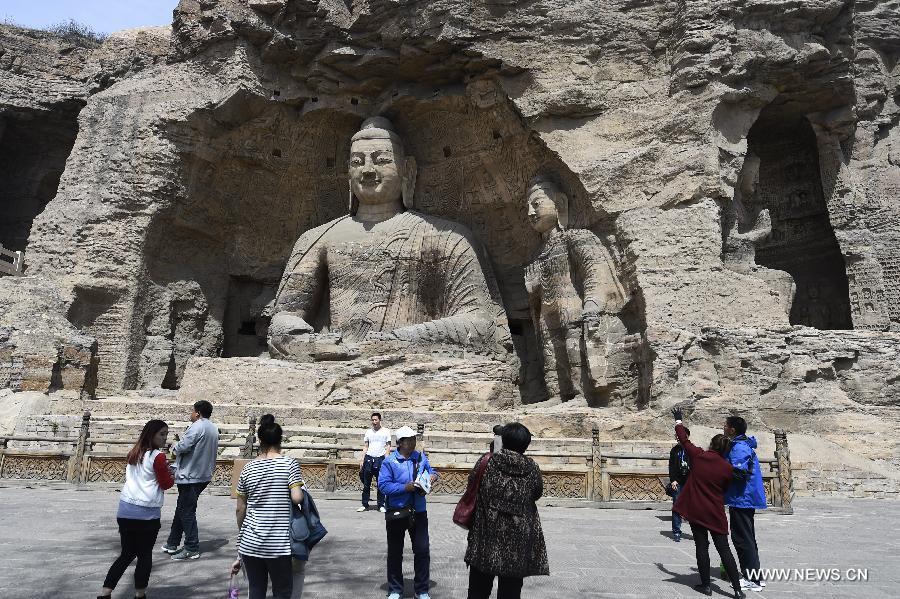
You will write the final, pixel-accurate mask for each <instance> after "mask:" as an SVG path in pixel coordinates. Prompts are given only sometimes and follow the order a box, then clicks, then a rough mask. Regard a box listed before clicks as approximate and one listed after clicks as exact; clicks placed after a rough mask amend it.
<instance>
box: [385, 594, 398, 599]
mask: <svg viewBox="0 0 900 599" xmlns="http://www.w3.org/2000/svg"><path fill="white" fill-rule="evenodd" d="M387 599H400V593H391V594H390V595H388V596H387Z"/></svg>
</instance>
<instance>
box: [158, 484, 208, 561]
mask: <svg viewBox="0 0 900 599" xmlns="http://www.w3.org/2000/svg"><path fill="white" fill-rule="evenodd" d="M208 484H209V483H208V482H206V483H191V484H187V485H178V503H177V504H175V516H174V517H173V518H172V530H170V531H169V540H168V541H166V545H168V546H169V547H178V545H180V544H181V535H182V534H183V535H184V548H185V549H189V550H191V551H200V531H199V529H198V528H197V500H198V499H199V498H200V493H202V492H203V489H205V488H206V485H208Z"/></svg>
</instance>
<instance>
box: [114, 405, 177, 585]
mask: <svg viewBox="0 0 900 599" xmlns="http://www.w3.org/2000/svg"><path fill="white" fill-rule="evenodd" d="M168 435H169V427H168V426H167V425H166V423H165V422H163V421H162V420H151V421H150V422H148V423H147V424H145V425H144V429H143V430H142V431H141V436H140V437H138V440H137V443H135V444H134V447H132V448H131V451H129V452H128V458H127V461H128V466H127V467H126V468H125V486H124V487H122V493H121V495H120V497H119V512H118V514H116V521H117V522H118V523H119V537H120V538H121V541H122V553H121V554H120V555H119V557H118V558H117V559H116V561H115V562H113V565H112V566H110V568H109V572H108V573H107V574H106V580H105V581H104V582H103V591H102V593H101V594H100V595H99V596H98V597H97V599H108V598H109V597H111V596H112V592H113V589H114V588H115V587H116V584H117V583H118V582H119V579H120V578H122V574H124V573H125V569H126V568H128V566H129V565H130V564H131V562H132V561H134V559H135V558H137V566H135V568H134V595H135V598H136V599H143V598H144V597H146V596H147V595H146V592H147V585H148V584H149V582H150V570H151V568H152V567H153V545H154V544H155V543H156V535H157V534H158V533H159V517H160V510H161V508H162V504H163V491H164V490H166V489H168V488H170V487H171V486H172V485H173V484H175V480H174V479H173V478H172V473H171V471H170V470H169V464H168V462H166V454H165V453H163V452H162V451H160V449H161V448H162V447H165V445H166V437H167V436H168Z"/></svg>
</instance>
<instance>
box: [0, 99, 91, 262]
mask: <svg viewBox="0 0 900 599" xmlns="http://www.w3.org/2000/svg"><path fill="white" fill-rule="evenodd" d="M80 109H81V104H77V103H68V104H65V105H63V106H61V107H60V108H59V109H57V110H55V111H53V112H36V111H24V110H23V111H16V112H10V113H6V114H2V115H0V206H2V207H3V209H2V210H0V245H2V246H3V247H4V248H6V249H8V250H12V251H24V250H25V247H26V246H27V245H28V236H29V234H30V232H31V225H32V222H33V221H34V219H35V217H36V216H37V215H38V214H40V213H41V212H43V210H44V208H45V207H46V206H47V203H48V202H49V201H50V200H51V199H53V197H54V196H55V195H56V190H57V188H58V187H59V180H60V177H61V176H62V173H63V170H64V169H65V166H66V159H67V158H68V157H69V153H70V152H71V151H72V146H74V145H75V137H76V135H77V134H78V112H79V110H80Z"/></svg>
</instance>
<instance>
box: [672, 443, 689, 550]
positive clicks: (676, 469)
mask: <svg viewBox="0 0 900 599" xmlns="http://www.w3.org/2000/svg"><path fill="white" fill-rule="evenodd" d="M684 434H685V435H686V436H687V437H688V438H690V436H691V431H690V429H688V427H684ZM690 472H691V458H690V457H689V456H688V454H687V452H686V451H685V450H684V447H682V446H681V443H678V444H677V445H675V447H673V448H672V449H671V451H669V486H668V487H667V488H666V495H668V496H669V497H671V498H672V540H674V541H675V542H676V543H679V542H681V516H680V515H679V514H678V512H676V511H675V500H676V499H678V494H679V493H681V489H683V488H684V483H686V482H687V478H688V474H690Z"/></svg>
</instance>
